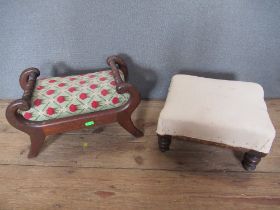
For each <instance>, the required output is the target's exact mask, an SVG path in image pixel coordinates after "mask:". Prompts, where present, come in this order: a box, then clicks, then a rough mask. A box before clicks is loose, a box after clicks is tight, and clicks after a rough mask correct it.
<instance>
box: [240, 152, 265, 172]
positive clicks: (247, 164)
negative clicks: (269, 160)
mask: <svg viewBox="0 0 280 210" xmlns="http://www.w3.org/2000/svg"><path fill="white" fill-rule="evenodd" d="M264 156H265V154H263V153H260V152H257V151H253V150H251V151H249V152H246V153H245V154H244V157H243V160H242V165H243V167H244V169H246V170H247V171H254V170H255V169H256V166H257V164H258V163H259V162H260V161H261V158H262V157H264Z"/></svg>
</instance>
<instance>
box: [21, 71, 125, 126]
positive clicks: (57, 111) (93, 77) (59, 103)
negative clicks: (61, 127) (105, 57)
mask: <svg viewBox="0 0 280 210" xmlns="http://www.w3.org/2000/svg"><path fill="white" fill-rule="evenodd" d="M120 74H121V76H122V78H124V77H123V74H122V72H121V71H120ZM128 99H129V94H118V93H117V92H116V83H115V81H114V78H113V76H112V74H111V70H105V71H99V72H95V73H89V74H84V75H77V76H67V77H52V78H45V79H38V80H37V83H36V86H35V88H34V92H33V97H32V107H31V109H29V110H28V111H20V112H19V113H20V114H21V115H22V116H23V117H24V118H25V119H28V120H33V121H44V120H50V119H57V118H64V117H69V116H73V115H79V114H85V113H91V112H96V111H101V110H108V109H113V108H116V107H119V106H121V105H123V104H124V103H126V102H127V101H128Z"/></svg>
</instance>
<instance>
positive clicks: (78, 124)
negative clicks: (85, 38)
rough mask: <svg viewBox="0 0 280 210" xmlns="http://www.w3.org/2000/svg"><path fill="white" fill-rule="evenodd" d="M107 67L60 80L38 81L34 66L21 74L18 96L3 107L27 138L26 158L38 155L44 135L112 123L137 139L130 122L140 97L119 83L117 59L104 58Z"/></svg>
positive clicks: (122, 73) (122, 75)
mask: <svg viewBox="0 0 280 210" xmlns="http://www.w3.org/2000/svg"><path fill="white" fill-rule="evenodd" d="M107 64H108V65H109V66H110V68H108V69H107V70H102V71H98V72H94V73H89V74H82V75H76V76H66V77H50V78H42V79H38V78H37V77H38V76H39V75H40V72H39V70H38V69H36V68H29V69H26V70H24V71H23V72H22V74H21V76H20V79H19V82H20V86H21V88H22V89H23V91H24V94H23V96H22V98H21V99H18V100H16V101H13V102H12V103H11V104H10V105H9V106H8V108H7V110H6V118H7V120H8V122H9V123H10V124H11V125H12V126H14V127H15V128H17V129H19V130H21V131H23V132H25V133H27V134H28V135H29V136H30V140H31V147H30V151H29V154H28V157H29V158H32V157H35V156H37V155H38V153H39V151H40V148H41V147H42V145H43V143H44V140H45V137H46V136H47V135H51V134H58V133H62V132H65V131H70V130H75V129H81V128H86V127H89V126H97V125H103V124H107V123H112V122H118V123H119V124H120V125H121V126H122V127H123V128H124V129H126V130H127V131H128V132H130V133H131V134H132V135H134V136H135V137H140V136H143V133H142V132H141V131H140V130H138V129H137V128H136V127H135V126H134V124H133V122H132V121H131V114H132V112H133V111H134V110H135V109H136V107H137V106H138V104H139V103H140V101H141V98H140V94H139V92H138V91H137V89H136V88H135V87H134V86H133V85H131V84H129V83H126V82H125V81H126V79H127V74H128V71H127V66H126V64H125V62H124V60H123V59H122V58H120V57H118V56H111V57H109V58H108V59H107Z"/></svg>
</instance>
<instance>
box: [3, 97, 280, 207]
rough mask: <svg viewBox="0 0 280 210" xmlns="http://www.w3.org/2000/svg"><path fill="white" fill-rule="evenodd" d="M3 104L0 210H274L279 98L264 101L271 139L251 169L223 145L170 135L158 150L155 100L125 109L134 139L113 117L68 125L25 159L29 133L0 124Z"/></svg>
mask: <svg viewBox="0 0 280 210" xmlns="http://www.w3.org/2000/svg"><path fill="white" fill-rule="evenodd" d="M8 103H9V101H6V100H0V148H1V149H0V151H1V152H0V210H8V209H28V210H31V209H36V210H38V209H75V210H76V209H122V210H123V209H134V210H135V209H160V210H164V209H168V210H169V209H215V210H217V209H223V210H224V209H246V210H248V209H254V210H255V209H280V141H279V140H280V139H279V138H280V135H279V133H280V99H279V100H276V99H275V100H269V101H267V104H268V107H269V113H270V116H271V118H272V121H273V123H274V125H275V127H276V129H277V138H276V140H275V142H274V145H273V147H272V151H271V153H270V154H269V155H268V156H267V157H266V158H264V159H263V160H262V162H261V163H260V164H259V166H258V168H257V170H256V171H255V172H253V173H248V172H246V171H244V170H243V168H242V166H241V164H240V161H239V160H240V158H242V154H241V153H240V152H239V153H238V152H232V151H231V150H229V149H225V148H218V147H215V146H209V145H201V144H198V143H195V142H188V141H185V140H183V139H179V138H178V139H176V140H174V141H173V142H172V146H171V151H169V152H167V153H161V152H159V151H158V148H157V138H156V136H155V129H156V124H157V118H158V115H159V112H160V110H161V108H162V107H163V102H160V101H143V102H142V103H141V105H140V106H139V108H138V109H137V111H136V112H135V114H134V115H133V118H134V120H135V121H136V124H137V126H138V127H140V128H141V129H142V130H144V132H145V136H144V137H142V138H139V139H136V140H135V139H134V138H133V137H132V136H130V135H129V134H128V133H127V132H126V131H124V130H123V129H122V128H121V127H119V126H118V125H117V124H112V125H109V126H104V127H96V128H94V129H93V128H92V129H86V130H80V131H73V132H69V133H66V134H63V135H57V136H51V137H49V138H48V139H47V141H46V144H45V147H44V149H43V151H42V152H41V154H40V155H39V156H38V157H37V158H35V159H27V157H26V156H27V152H28V149H29V138H28V136H27V135H26V134H24V133H22V132H20V131H18V130H16V129H14V128H13V127H11V126H10V125H9V124H8V123H7V121H6V119H5V115H4V113H5V109H6V107H7V105H8Z"/></svg>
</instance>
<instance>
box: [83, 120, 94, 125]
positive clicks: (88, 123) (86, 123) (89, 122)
mask: <svg viewBox="0 0 280 210" xmlns="http://www.w3.org/2000/svg"><path fill="white" fill-rule="evenodd" d="M92 125H94V121H88V122H85V126H92Z"/></svg>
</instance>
